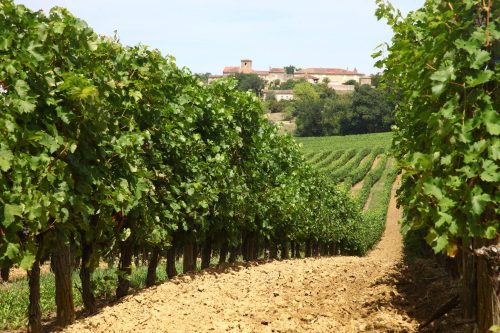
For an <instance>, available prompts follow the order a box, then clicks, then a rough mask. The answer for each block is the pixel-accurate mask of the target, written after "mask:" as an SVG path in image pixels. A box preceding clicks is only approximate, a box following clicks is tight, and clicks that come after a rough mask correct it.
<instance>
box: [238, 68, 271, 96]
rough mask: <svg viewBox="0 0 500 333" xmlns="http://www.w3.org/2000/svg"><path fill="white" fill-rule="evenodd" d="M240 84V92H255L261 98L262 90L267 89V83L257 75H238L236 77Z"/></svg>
mask: <svg viewBox="0 0 500 333" xmlns="http://www.w3.org/2000/svg"><path fill="white" fill-rule="evenodd" d="M234 76H235V78H236V81H237V82H238V84H237V88H238V90H240V91H249V90H250V91H253V92H254V93H255V94H256V95H257V96H260V94H261V91H262V89H264V87H265V81H264V80H263V79H261V78H260V77H259V76H258V75H257V74H253V73H252V74H245V73H237V74H235V75H234Z"/></svg>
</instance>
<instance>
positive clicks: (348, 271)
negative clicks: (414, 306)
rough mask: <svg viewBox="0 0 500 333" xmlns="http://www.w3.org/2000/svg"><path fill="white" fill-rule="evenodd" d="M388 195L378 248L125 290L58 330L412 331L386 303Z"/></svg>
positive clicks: (394, 231)
mask: <svg viewBox="0 0 500 333" xmlns="http://www.w3.org/2000/svg"><path fill="white" fill-rule="evenodd" d="M399 216H400V212H399V211H398V210H397V208H396V203H395V200H394V191H393V196H392V199H391V202H390V205H389V211H388V219H387V228H386V231H385V233H384V236H383V238H382V240H381V242H380V243H379V244H378V246H377V247H376V248H375V249H374V250H373V251H371V253H369V254H368V256H366V257H363V258H359V257H329V258H314V259H311V258H309V259H296V260H287V261H274V262H270V263H266V264H261V265H255V264H253V265H242V266H238V267H230V268H226V269H225V270H220V269H219V270H209V271H206V272H204V273H201V274H198V275H195V276H181V277H178V278H176V279H174V280H172V281H171V282H167V283H164V284H162V285H159V286H156V287H153V288H151V289H148V290H145V291H143V292H141V293H140V294H137V295H133V296H129V297H127V298H125V300H124V301H123V302H121V303H120V304H117V305H115V306H112V307H108V308H105V309H103V310H102V311H101V312H100V313H99V314H98V315H96V316H94V317H90V318H86V319H83V320H81V321H78V322H77V323H76V324H74V325H73V326H71V327H70V328H68V329H66V330H65V332H349V333H350V332H412V331H415V329H416V326H417V323H416V321H415V320H414V319H412V318H410V317H409V316H408V315H407V314H406V312H405V311H403V310H401V309H400V308H398V307H396V306H390V304H391V302H390V301H389V299H391V298H392V297H394V296H395V295H397V293H398V291H397V289H396V287H395V284H396V283H395V281H392V278H391V276H393V275H394V274H395V273H396V272H395V271H396V265H397V264H398V263H399V262H400V260H401V258H402V241H401V236H400V233H399V225H398V223H397V221H398V219H399Z"/></svg>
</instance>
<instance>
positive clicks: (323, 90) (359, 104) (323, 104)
mask: <svg viewBox="0 0 500 333" xmlns="http://www.w3.org/2000/svg"><path fill="white" fill-rule="evenodd" d="M374 82H377V81H376V80H374ZM347 84H351V85H353V86H354V91H353V92H352V93H336V92H335V90H334V89H332V88H329V87H328V83H327V82H322V83H317V84H311V83H308V82H306V81H299V82H296V83H295V84H294V86H293V94H294V100H293V101H279V102H278V101H268V108H269V110H271V111H275V112H286V113H287V114H288V116H289V118H292V117H296V124H297V130H296V133H295V134H296V135H297V136H330V135H349V134H365V133H379V132H389V131H390V130H391V125H392V124H393V121H394V117H393V108H394V105H395V104H394V102H393V101H390V100H389V98H388V91H387V90H386V89H383V88H380V87H378V86H374V87H372V86H370V85H366V84H365V85H359V84H358V83H357V82H347Z"/></svg>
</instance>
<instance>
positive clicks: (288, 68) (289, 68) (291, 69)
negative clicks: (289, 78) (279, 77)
mask: <svg viewBox="0 0 500 333" xmlns="http://www.w3.org/2000/svg"><path fill="white" fill-rule="evenodd" d="M298 70H300V69H299V68H297V67H295V66H293V65H289V66H285V72H286V73H287V74H288V75H291V74H295V71H298Z"/></svg>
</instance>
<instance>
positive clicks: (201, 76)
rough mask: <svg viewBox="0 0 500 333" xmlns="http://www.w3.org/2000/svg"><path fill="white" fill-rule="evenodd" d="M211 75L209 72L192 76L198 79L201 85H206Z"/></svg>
mask: <svg viewBox="0 0 500 333" xmlns="http://www.w3.org/2000/svg"><path fill="white" fill-rule="evenodd" d="M210 75H212V73H209V72H206V73H196V74H194V76H196V77H197V78H199V79H200V80H201V82H203V83H205V84H206V83H208V77H209V76H210Z"/></svg>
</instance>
